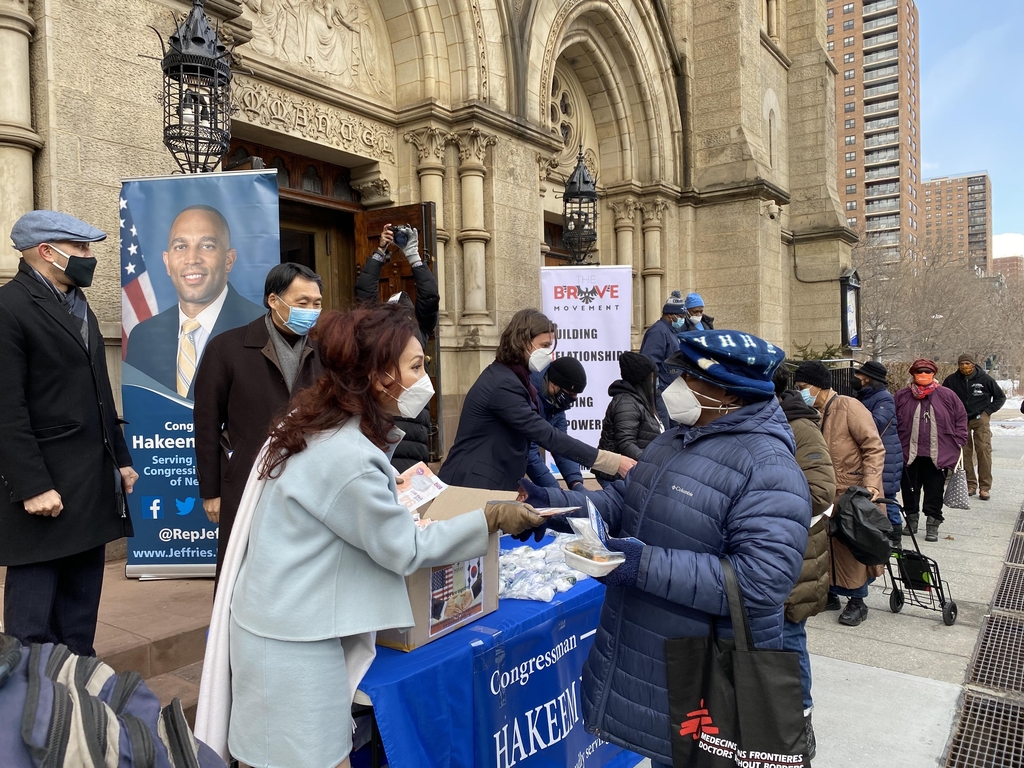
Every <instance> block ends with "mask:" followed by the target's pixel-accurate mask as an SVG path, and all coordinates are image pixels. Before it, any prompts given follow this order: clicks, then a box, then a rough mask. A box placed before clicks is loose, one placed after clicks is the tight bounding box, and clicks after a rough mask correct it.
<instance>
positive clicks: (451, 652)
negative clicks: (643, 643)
mask: <svg viewBox="0 0 1024 768" xmlns="http://www.w3.org/2000/svg"><path fill="white" fill-rule="evenodd" d="M544 543H550V539H548V540H546V541H545V542H541V544H544ZM514 546H520V545H519V544H518V543H517V542H515V541H513V540H511V539H509V538H508V537H504V538H503V539H502V549H503V550H506V549H510V548H512V547H514ZM537 546H540V545H537ZM603 601H604V587H603V586H602V585H601V584H599V583H598V582H596V581H594V580H593V579H585V580H583V581H581V582H580V583H579V584H577V585H576V586H575V587H573V589H571V590H570V591H568V592H565V593H563V594H560V595H556V596H555V599H554V600H553V601H552V602H550V603H541V602H534V601H528V600H501V601H500V604H499V607H498V610H497V611H496V612H494V613H492V614H490V615H489V616H485V617H484V618H482V619H480V620H479V621H476V622H474V623H473V624H470V625H468V626H466V627H463V628H462V629H460V630H458V631H456V632H453V633H452V634H450V635H447V636H446V637H442V638H440V639H439V640H435V641H434V642H433V643H430V644H429V645H426V646H424V647H422V648H419V649H417V650H415V651H412V652H411V653H402V652H400V651H394V650H391V649H388V648H378V649H377V658H376V660H375V661H374V663H373V666H372V667H371V668H370V670H369V672H367V674H366V677H365V678H364V679H363V682H362V683H361V685H360V686H359V687H360V691H361V692H362V693H363V694H365V695H366V696H367V697H368V698H369V700H370V701H371V702H372V704H373V709H374V714H375V716H376V721H377V726H378V728H379V731H380V736H381V739H382V741H383V743H384V748H385V751H386V752H387V755H388V759H389V761H390V764H391V765H393V766H396V768H511V767H512V766H515V765H523V766H526V768H534V767H536V768H548V767H551V768H554V766H557V767H558V768H569V767H571V768H575V767H576V766H581V767H582V766H585V767H586V768H598V767H599V766H608V767H609V768H629V767H630V766H634V765H636V764H637V763H639V762H640V761H641V760H642V758H641V757H640V756H639V755H637V754H634V753H632V752H627V751H625V750H621V749H619V748H618V747H615V746H612V745H610V744H605V743H604V742H601V741H599V740H598V739H596V738H595V737H594V736H591V735H590V734H588V733H586V731H585V730H584V728H583V713H582V696H581V690H580V688H581V681H580V675H581V671H582V667H583V661H584V659H586V656H587V653H588V652H589V650H590V646H591V645H592V644H593V634H594V630H595V628H596V627H597V620H598V616H599V615H600V609H601V604H602V603H603Z"/></svg>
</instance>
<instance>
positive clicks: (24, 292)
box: [0, 211, 138, 656]
mask: <svg viewBox="0 0 1024 768" xmlns="http://www.w3.org/2000/svg"><path fill="white" fill-rule="evenodd" d="M105 238H106V234H105V233H103V232H101V231H100V230H98V229H96V228H95V227H93V226H90V225H89V224H86V223H85V222H84V221H79V220H78V219H76V218H74V217H72V216H69V215H67V214H65V213H58V212H56V211H32V212H31V213H27V214H25V215H24V216H22V217H21V218H20V219H18V221H17V223H16V224H15V225H14V228H13V229H12V230H11V240H12V241H13V242H14V247H15V249H16V250H18V251H21V262H20V263H19V264H18V272H17V274H16V275H15V276H14V279H12V280H11V281H10V282H9V283H7V284H6V285H4V286H2V287H0V370H2V371H3V386H2V387H0V434H2V435H3V438H2V439H0V475H2V476H3V483H4V488H3V491H4V492H0V532H2V533H0V565H6V566H7V580H6V584H5V586H4V631H5V632H7V633H8V634H11V635H14V636H15V637H17V638H18V639H19V640H21V641H22V642H23V643H26V644H28V643H64V644H65V645H66V646H67V647H68V648H69V649H70V650H71V652H72V653H77V654H80V655H84V656H91V655H94V654H95V651H94V650H93V639H94V637H95V634H96V614H97V611H98V610H99V604H100V591H101V588H102V586H103V561H104V557H103V553H104V546H105V545H106V544H107V542H110V541H114V540H116V539H119V538H121V537H122V536H131V535H132V533H133V531H132V523H131V519H130V518H129V517H128V510H127V506H126V504H125V503H124V493H126V492H127V493H131V490H132V486H133V485H134V484H135V480H136V479H137V478H138V475H137V474H136V473H135V471H134V470H133V469H132V467H131V464H132V459H131V455H130V454H129V453H128V446H127V444H126V443H125V439H124V435H123V433H122V432H121V427H120V424H119V419H118V417H117V412H116V410H115V408H114V396H113V393H112V392H111V389H110V379H109V378H108V376H107V364H106V356H105V353H104V348H103V336H102V335H101V334H100V328H99V323H97V321H96V316H95V315H94V314H93V313H92V310H91V309H90V308H89V304H88V302H87V301H86V299H85V294H84V293H82V288H85V287H88V286H89V285H90V284H91V283H92V277H93V272H94V270H95V269H96V258H95V257H93V255H92V253H91V251H90V247H89V246H90V243H94V242H97V241H99V240H103V239H105Z"/></svg>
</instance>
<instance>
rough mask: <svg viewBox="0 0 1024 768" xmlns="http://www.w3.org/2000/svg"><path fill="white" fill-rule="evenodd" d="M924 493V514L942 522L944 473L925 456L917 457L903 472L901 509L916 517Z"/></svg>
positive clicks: (944, 486) (944, 490) (944, 487)
mask: <svg viewBox="0 0 1024 768" xmlns="http://www.w3.org/2000/svg"><path fill="white" fill-rule="evenodd" d="M922 491H923V492H924V514H925V515H926V516H927V517H930V518H932V519H934V520H935V521H936V522H939V523H941V522H942V497H943V494H945V492H946V471H945V470H943V469H939V468H938V467H936V466H935V462H933V461H932V460H931V459H930V458H928V457H927V456H918V457H917V458H916V459H914V461H913V462H912V463H911V464H909V465H908V466H907V467H905V468H904V470H903V509H904V512H905V513H906V514H907V515H916V514H917V513H918V510H919V509H920V506H919V505H920V504H921V492H922Z"/></svg>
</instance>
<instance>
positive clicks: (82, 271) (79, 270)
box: [50, 245, 97, 288]
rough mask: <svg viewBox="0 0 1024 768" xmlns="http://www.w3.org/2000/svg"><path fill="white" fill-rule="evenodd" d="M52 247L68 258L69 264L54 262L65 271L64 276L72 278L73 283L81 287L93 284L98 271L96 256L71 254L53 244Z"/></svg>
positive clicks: (54, 264)
mask: <svg viewBox="0 0 1024 768" xmlns="http://www.w3.org/2000/svg"><path fill="white" fill-rule="evenodd" d="M50 247H51V248H53V250H55V251H57V253H59V254H60V255H61V256H64V257H65V258H66V259H67V260H68V263H67V266H64V267H62V266H60V265H59V264H58V263H57V262H55V261H54V262H52V263H53V266H55V267H57V269H59V270H60V271H61V272H63V273H64V277H66V278H67V279H68V280H70V281H71V284H72V285H77V286H78V287H79V288H88V287H89V286H90V285H92V276H93V274H94V273H95V272H96V264H97V260H96V257H95V256H70V255H69V254H66V253H64V252H63V251H61V250H59V249H57V248H54V247H53V246H52V245H51V246H50Z"/></svg>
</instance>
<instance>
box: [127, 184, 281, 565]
mask: <svg viewBox="0 0 1024 768" xmlns="http://www.w3.org/2000/svg"><path fill="white" fill-rule="evenodd" d="M119 205H120V219H121V222H120V224H121V231H120V234H121V339H122V354H123V357H124V362H123V364H122V369H121V370H122V386H121V395H122V399H123V410H124V419H125V422H126V424H125V428H124V431H125V439H126V440H127V441H128V447H129V449H130V450H131V453H132V458H133V460H134V463H135V470H136V471H137V472H138V473H139V480H138V482H137V483H136V485H135V490H134V492H133V493H132V494H131V495H130V496H129V497H128V502H129V509H130V510H131V514H132V519H133V521H134V522H135V536H134V537H133V538H132V539H130V540H129V543H128V567H127V569H126V573H127V575H128V576H132V577H139V578H147V577H148V578H166V577H193V576H212V575H213V572H214V564H215V562H216V556H217V536H218V529H217V525H216V524H215V523H211V522H209V521H208V520H207V518H206V514H205V513H204V512H203V501H202V499H201V498H199V480H198V476H197V474H196V457H195V436H194V432H193V423H192V399H193V392H192V386H193V380H194V377H195V371H196V369H197V368H198V366H199V363H200V362H201V361H202V356H203V351H204V350H205V348H206V345H207V344H208V343H209V340H210V339H211V338H212V337H214V336H216V335H217V334H219V333H222V332H224V331H226V330H229V329H231V328H237V327H238V326H241V325H245V324H247V323H249V322H251V321H252V320H255V319H256V318H258V317H260V316H261V315H263V314H264V312H266V310H265V309H264V307H263V284H264V281H265V279H266V274H267V272H268V271H269V270H270V268H271V267H273V266H274V265H275V264H278V263H279V262H280V260H281V249H280V233H279V231H278V197H277V179H276V172H274V171H254V172H243V173H206V174H195V175H185V176H170V177H163V178H152V179H128V180H125V181H123V182H122V187H121V196H120V203H119Z"/></svg>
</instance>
